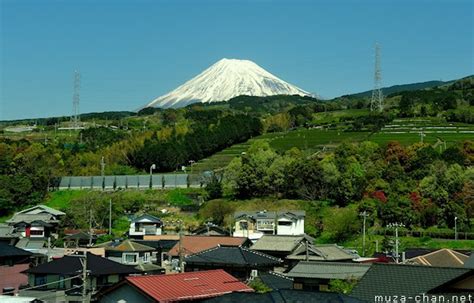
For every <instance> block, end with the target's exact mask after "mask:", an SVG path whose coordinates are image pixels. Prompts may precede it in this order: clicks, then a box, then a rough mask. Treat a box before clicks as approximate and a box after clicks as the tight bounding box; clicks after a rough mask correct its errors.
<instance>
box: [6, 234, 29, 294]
mask: <svg viewBox="0 0 474 303" xmlns="http://www.w3.org/2000/svg"><path fill="white" fill-rule="evenodd" d="M32 256H33V254H32V253H31V252H29V251H26V250H23V249H20V248H16V247H15V246H11V245H8V244H6V243H3V242H0V290H1V291H2V292H3V293H8V294H11V295H13V293H16V292H17V291H18V289H19V287H20V286H21V285H26V284H28V279H27V277H26V275H24V274H22V271H24V270H26V269H28V267H29V266H30V262H31V258H32ZM0 302H1V301H0Z"/></svg>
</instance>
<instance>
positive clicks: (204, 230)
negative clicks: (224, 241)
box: [191, 224, 230, 236]
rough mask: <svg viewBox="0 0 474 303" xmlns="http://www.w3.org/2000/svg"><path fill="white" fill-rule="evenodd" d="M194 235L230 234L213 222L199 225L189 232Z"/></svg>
mask: <svg viewBox="0 0 474 303" xmlns="http://www.w3.org/2000/svg"><path fill="white" fill-rule="evenodd" d="M191 234H192V235H195V236H230V233H229V231H228V230H225V229H223V228H222V227H219V226H217V225H215V224H206V225H204V226H201V227H199V228H197V229H195V230H194V231H192V233H191Z"/></svg>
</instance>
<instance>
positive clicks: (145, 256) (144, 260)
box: [143, 253, 150, 263]
mask: <svg viewBox="0 0 474 303" xmlns="http://www.w3.org/2000/svg"><path fill="white" fill-rule="evenodd" d="M149 260H150V253H145V254H144V255H143V262H145V263H148V262H149Z"/></svg>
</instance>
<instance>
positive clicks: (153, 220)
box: [132, 214, 161, 223]
mask: <svg viewBox="0 0 474 303" xmlns="http://www.w3.org/2000/svg"><path fill="white" fill-rule="evenodd" d="M141 221H143V222H151V223H161V220H160V218H158V217H155V216H152V215H148V214H144V215H141V216H139V217H137V218H135V219H133V220H132V222H141Z"/></svg>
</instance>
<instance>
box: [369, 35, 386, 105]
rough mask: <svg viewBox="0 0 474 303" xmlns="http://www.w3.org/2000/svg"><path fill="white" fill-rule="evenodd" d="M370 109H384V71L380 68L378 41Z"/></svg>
mask: <svg viewBox="0 0 474 303" xmlns="http://www.w3.org/2000/svg"><path fill="white" fill-rule="evenodd" d="M370 110H371V111H376V110H378V111H379V112H381V111H383V94H382V71H381V69H380V45H379V44H378V43H376V44H375V71H374V90H373V91H372V99H371V101H370Z"/></svg>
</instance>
